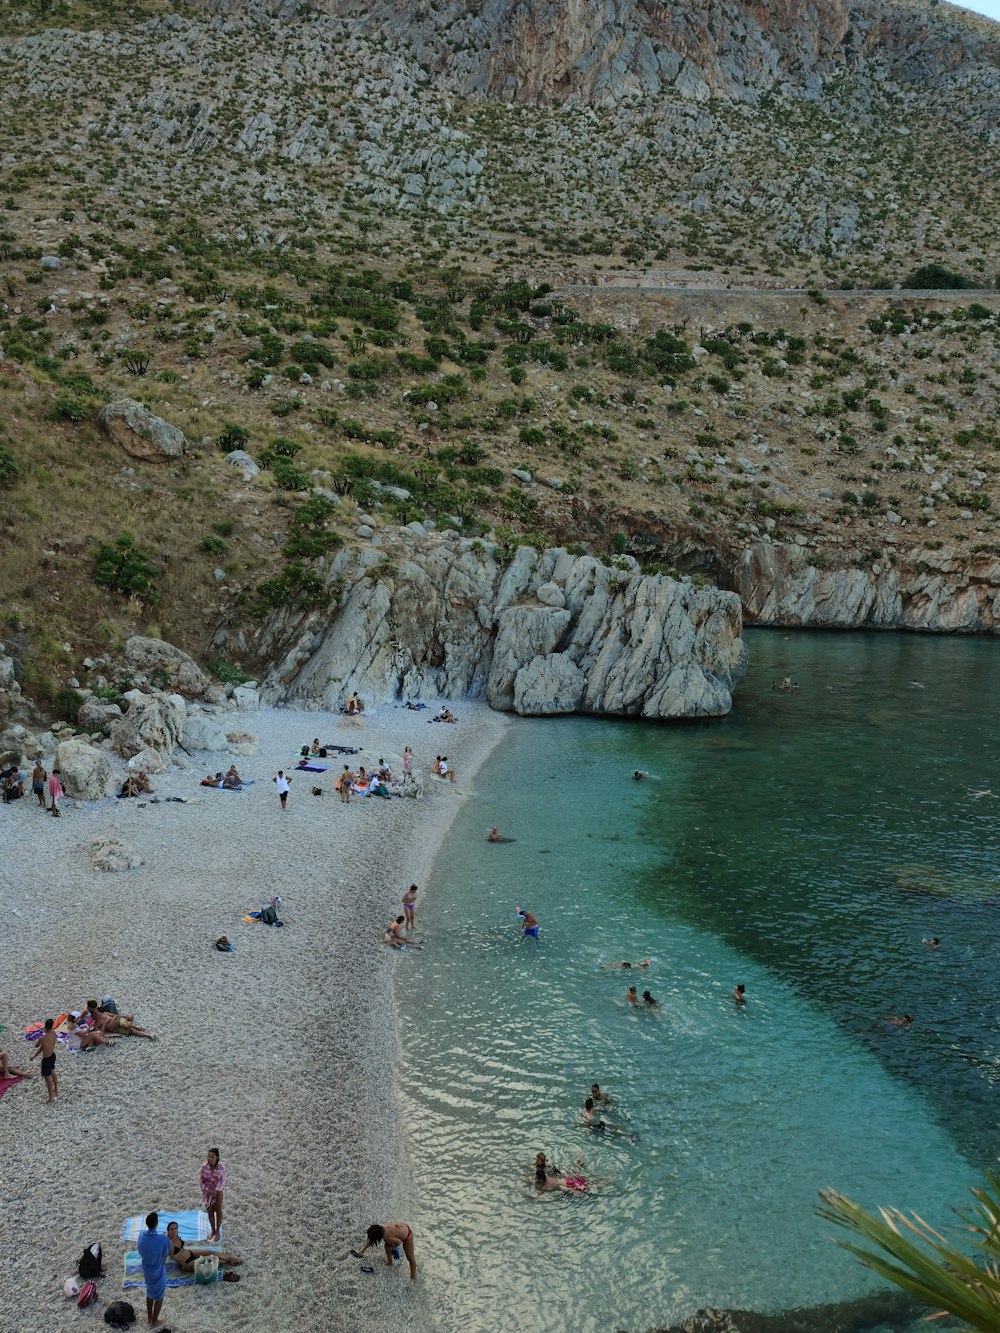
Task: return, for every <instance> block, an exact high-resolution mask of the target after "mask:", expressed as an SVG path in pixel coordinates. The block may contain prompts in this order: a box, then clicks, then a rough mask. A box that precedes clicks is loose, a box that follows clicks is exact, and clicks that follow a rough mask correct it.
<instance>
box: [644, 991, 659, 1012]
mask: <svg viewBox="0 0 1000 1333" xmlns="http://www.w3.org/2000/svg"><path fill="white" fill-rule="evenodd" d="M642 1002H643V1004H644V1005H646V1007H647V1008H648V1009H661V1008H662V1007H663V1006H662V1005H661V1004H660V1002H659V1000H654V999H653V997H652V995H650V993H649V991H648V990H644V991H643V992H642Z"/></svg>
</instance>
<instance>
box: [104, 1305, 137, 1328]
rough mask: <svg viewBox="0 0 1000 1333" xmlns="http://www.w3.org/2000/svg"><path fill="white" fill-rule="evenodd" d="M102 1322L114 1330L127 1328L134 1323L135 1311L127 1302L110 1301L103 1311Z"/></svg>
mask: <svg viewBox="0 0 1000 1333" xmlns="http://www.w3.org/2000/svg"><path fill="white" fill-rule="evenodd" d="M104 1322H105V1323H106V1324H113V1325H114V1326H115V1328H128V1326H129V1324H134V1323H135V1310H134V1309H133V1308H132V1306H131V1305H129V1303H128V1301H112V1303H111V1304H110V1305H109V1306H108V1308H107V1309H106V1310H105V1311H104Z"/></svg>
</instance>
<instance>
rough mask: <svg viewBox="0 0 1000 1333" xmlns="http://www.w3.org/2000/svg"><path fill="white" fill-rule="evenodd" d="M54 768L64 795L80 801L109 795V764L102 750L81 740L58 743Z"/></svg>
mask: <svg viewBox="0 0 1000 1333" xmlns="http://www.w3.org/2000/svg"><path fill="white" fill-rule="evenodd" d="M53 767H54V768H58V770H59V776H60V777H61V778H62V784H63V786H64V787H65V788H66V795H67V796H73V797H75V798H76V799H77V800H80V801H99V800H101V799H102V798H103V797H105V796H108V795H110V790H109V788H110V786H111V782H112V775H111V764H110V763H109V762H108V757H107V755H106V754H105V753H104V752H103V750H99V749H98V748H97V747H96V746H94V745H90V744H89V743H88V742H87V741H85V740H78V739H76V738H72V739H70V740H68V741H60V742H59V745H58V747H57V749H56V758H55V763H54V764H53Z"/></svg>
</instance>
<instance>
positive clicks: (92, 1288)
mask: <svg viewBox="0 0 1000 1333" xmlns="http://www.w3.org/2000/svg"><path fill="white" fill-rule="evenodd" d="M96 1300H97V1283H96V1282H85V1283H84V1284H83V1286H82V1287H81V1288H80V1298H79V1300H78V1301H77V1305H78V1306H79V1307H80V1309H81V1310H82V1309H84V1308H85V1307H86V1306H88V1305H92V1304H93V1302H94V1301H96Z"/></svg>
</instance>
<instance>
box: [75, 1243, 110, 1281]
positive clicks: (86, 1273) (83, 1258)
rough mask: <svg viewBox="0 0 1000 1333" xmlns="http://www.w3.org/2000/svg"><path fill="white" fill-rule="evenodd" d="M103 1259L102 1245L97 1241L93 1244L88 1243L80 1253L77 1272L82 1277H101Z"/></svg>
mask: <svg viewBox="0 0 1000 1333" xmlns="http://www.w3.org/2000/svg"><path fill="white" fill-rule="evenodd" d="M103 1259H104V1256H103V1252H102V1250H101V1247H100V1245H98V1244H96V1242H95V1244H93V1245H88V1246H87V1248H86V1249H85V1250H84V1252H83V1254H81V1255H80V1262H79V1264H78V1265H77V1272H78V1273H79V1274H80V1276H81V1277H82V1278H92V1277H100V1276H101V1267H102V1264H103Z"/></svg>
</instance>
